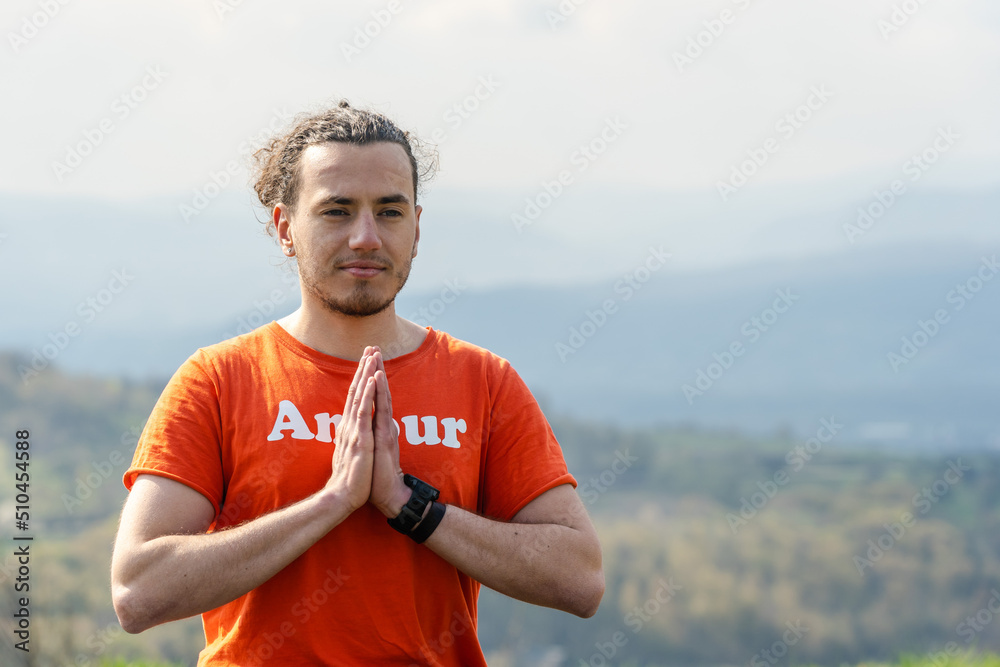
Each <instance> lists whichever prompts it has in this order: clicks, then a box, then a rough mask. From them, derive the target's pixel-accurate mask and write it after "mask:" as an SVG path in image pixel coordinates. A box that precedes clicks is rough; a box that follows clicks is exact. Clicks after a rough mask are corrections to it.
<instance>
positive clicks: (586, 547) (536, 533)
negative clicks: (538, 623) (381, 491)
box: [424, 506, 604, 617]
mask: <svg viewBox="0 0 1000 667" xmlns="http://www.w3.org/2000/svg"><path fill="white" fill-rule="evenodd" d="M588 525H589V523H588ZM424 544H425V545H426V546H427V547H428V548H429V549H431V550H432V551H434V552H435V553H436V554H438V555H439V556H441V557H442V558H444V559H445V560H446V561H448V562H449V563H451V564H452V565H454V566H455V567H457V568H458V569H459V570H461V571H462V572H464V573H465V574H467V575H469V576H470V577H472V578H473V579H476V580H477V581H479V582H480V583H482V584H484V585H486V586H489V587H490V588H492V589H494V590H496V591H498V592H500V593H503V594H504V595H509V596H510V597H513V598H517V599H518V600H522V601H524V602H529V603H532V604H537V605H542V606H545V607H552V608H555V609H561V610H563V611H568V612H570V613H573V614H576V615H578V616H583V617H589V616H592V615H593V614H594V612H595V611H596V610H597V605H598V603H599V602H600V599H601V595H602V594H603V592H604V572H603V570H602V567H601V552H600V545H599V543H598V542H597V539H596V536H595V535H594V534H592V533H590V532H589V531H586V530H581V529H577V528H571V527H569V526H566V525H560V524H556V523H505V522H502V521H494V520H492V519H487V518H485V517H482V516H479V515H477V514H473V513H472V512H468V511H466V510H463V509H461V508H459V507H455V506H449V507H448V509H447V511H446V513H445V516H444V518H443V519H442V520H441V523H440V525H438V527H437V529H436V530H435V531H434V533H432V534H431V536H430V537H429V538H428V539H427V541H426V542H424Z"/></svg>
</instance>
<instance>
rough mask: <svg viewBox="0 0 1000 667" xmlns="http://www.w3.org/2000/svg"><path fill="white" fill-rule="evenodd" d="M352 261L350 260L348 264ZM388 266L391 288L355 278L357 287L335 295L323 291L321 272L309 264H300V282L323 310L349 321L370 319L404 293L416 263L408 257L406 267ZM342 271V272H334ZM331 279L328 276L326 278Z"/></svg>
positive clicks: (386, 270) (387, 272)
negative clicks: (352, 318) (402, 291)
mask: <svg viewBox="0 0 1000 667" xmlns="http://www.w3.org/2000/svg"><path fill="white" fill-rule="evenodd" d="M347 261H349V260H347ZM383 263H384V264H387V265H388V266H387V268H386V269H385V274H384V276H380V277H379V278H380V279H381V278H383V277H385V276H387V277H389V278H390V279H391V284H390V286H389V287H388V288H385V287H382V288H380V287H377V286H375V285H372V283H371V280H365V279H362V278H354V279H353V280H354V286H353V287H352V288H351V289H350V291H349V292H348V293H346V294H342V295H341V294H333V293H331V292H329V291H328V290H325V289H324V288H323V282H324V281H323V279H322V277H321V276H320V271H317V270H315V267H313V266H312V265H310V264H308V263H307V264H302V263H301V262H300V263H299V280H301V281H302V287H303V289H304V290H307V291H308V292H309V293H310V294H312V295H313V296H314V297H315V298H316V299H317V300H319V302H320V303H321V304H323V306H324V307H325V308H326V309H327V310H328V311H330V312H332V313H337V314H339V315H346V316H348V317H370V316H372V315H378V314H379V313H381V312H382V311H384V310H385V309H386V308H388V307H389V306H390V305H392V303H393V302H394V301H395V300H396V295H397V294H399V291H400V290H402V289H403V286H404V285H405V284H406V280H407V279H408V278H409V277H410V267H411V265H412V263H413V259H412V258H410V257H408V258H407V259H406V263H405V264H404V265H403V266H401V267H400V268H399V269H395V268H394V266H393V265H392V264H391V263H390V262H387V261H386V262H383ZM334 271H335V272H336V271H339V269H334ZM327 277H328V276H327Z"/></svg>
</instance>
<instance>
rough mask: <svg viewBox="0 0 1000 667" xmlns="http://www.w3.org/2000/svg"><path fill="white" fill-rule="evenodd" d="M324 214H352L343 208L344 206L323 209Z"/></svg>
mask: <svg viewBox="0 0 1000 667" xmlns="http://www.w3.org/2000/svg"><path fill="white" fill-rule="evenodd" d="M323 215H332V216H343V215H350V214H349V213H348V212H347V211H345V210H344V209H342V208H333V209H330V210H329V211H323Z"/></svg>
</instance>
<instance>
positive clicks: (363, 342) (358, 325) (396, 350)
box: [278, 300, 427, 361]
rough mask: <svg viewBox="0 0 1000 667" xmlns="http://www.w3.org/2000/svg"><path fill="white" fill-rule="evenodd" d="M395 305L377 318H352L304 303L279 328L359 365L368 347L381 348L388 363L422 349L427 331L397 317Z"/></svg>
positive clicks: (281, 320)
mask: <svg viewBox="0 0 1000 667" xmlns="http://www.w3.org/2000/svg"><path fill="white" fill-rule="evenodd" d="M395 305H396V304H395V303H391V304H389V307H388V308H386V309H385V310H383V311H382V312H381V313H378V314H377V315H370V316H368V317H350V316H347V315H344V314H342V313H334V312H331V311H329V310H327V309H326V308H325V307H323V306H319V305H316V304H310V303H308V302H307V301H305V300H303V303H302V306H301V307H300V308H299V309H298V310H296V311H295V312H294V313H292V314H291V315H288V316H287V317H283V318H282V319H280V320H278V324H280V325H281V327H282V328H283V329H284V330H285V331H287V332H288V333H289V334H290V335H291V336H292V337H293V338H295V339H296V340H298V341H299V342H300V343H302V344H303V345H308V346H309V347H311V348H313V349H314V350H318V351H319V352H322V353H324V354H328V355H330V356H332V357H337V358H339V359H346V360H348V361H358V360H360V359H361V355H362V353H363V352H364V350H365V347H366V346H368V345H377V346H378V347H379V348H381V350H382V355H383V357H384V358H385V359H392V358H394V357H399V356H402V355H404V354H407V353H409V352H412V351H414V350H416V349H417V348H418V347H420V344H421V343H422V342H423V340H424V337H425V336H426V334H427V330H426V329H424V328H423V327H420V326H419V325H417V324H414V323H413V322H410V321H409V320H405V319H403V318H401V317H398V316H397V315H396V308H395Z"/></svg>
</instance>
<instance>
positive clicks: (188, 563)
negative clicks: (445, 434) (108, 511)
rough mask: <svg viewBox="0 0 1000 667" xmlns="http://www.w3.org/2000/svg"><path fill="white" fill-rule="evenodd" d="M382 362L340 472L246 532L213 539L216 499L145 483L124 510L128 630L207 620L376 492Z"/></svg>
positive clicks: (369, 382)
mask: <svg viewBox="0 0 1000 667" xmlns="http://www.w3.org/2000/svg"><path fill="white" fill-rule="evenodd" d="M375 367H376V363H375V359H374V357H373V356H372V355H371V353H370V351H369V349H366V350H365V355H364V356H363V357H362V359H361V362H360V363H359V364H358V370H357V372H356V373H355V375H354V380H353V381H352V383H351V387H350V389H349V390H348V393H347V400H346V403H345V406H344V418H343V420H342V421H341V425H340V428H338V429H337V438H336V445H335V447H334V453H333V464H332V469H333V471H332V474H331V476H330V479H329V480H328V481H327V483H326V485H325V486H324V488H323V489H321V490H320V491H318V492H317V493H315V494H314V495H312V496H310V497H308V498H306V499H304V500H302V501H300V502H298V503H295V504H294V505H290V506H288V507H285V508H282V509H280V510H277V511H275V512H271V513H270V514H266V515H264V516H260V517H257V518H256V519H254V520H252V521H249V522H247V523H244V524H241V525H239V526H236V527H233V528H230V529H227V530H222V531H218V532H213V533H206V532H205V531H206V530H207V529H208V527H209V526H210V525H211V523H212V520H213V518H214V516H215V511H214V508H213V507H212V504H211V503H210V502H209V501H208V499H207V498H205V497H204V496H202V495H201V494H200V493H198V492H197V491H195V490H193V489H191V488H189V487H187V486H185V485H184V484H181V483H179V482H175V481H173V480H170V479H167V478H164V477H158V476H155V475H140V476H139V477H138V478H137V479H136V482H135V485H134V486H133V487H132V492H131V493H130V494H129V498H128V500H127V501H126V503H125V509H124V511H123V512H122V518H121V523H120V524H119V527H118V537H117V540H116V542H115V550H114V555H113V557H112V562H111V594H112V600H113V602H114V606H115V612H116V613H117V614H118V619H119V621H120V622H121V624H122V627H123V628H124V629H125V630H126V631H128V632H142V631H143V630H145V629H147V628H150V627H152V626H154V625H158V624H160V623H164V622H166V621H172V620H176V619H179V618H185V617H188V616H192V615H194V614H199V613H202V612H204V611H208V610H210V609H215V608H216V607H219V606H220V605H223V604H226V603H227V602H231V601H232V600H235V599H236V598H238V597H240V596H241V595H244V594H245V593H247V592H249V591H251V590H253V589H254V588H256V587H257V586H259V585H261V584H262V583H264V582H265V581H267V580H268V579H270V578H271V577H272V576H274V575H275V574H276V573H277V572H279V571H280V570H281V569H283V568H284V567H285V566H286V565H288V564H289V563H291V562H292V561H293V560H295V559H296V558H298V556H300V555H301V554H302V553H303V552H304V551H305V550H306V549H308V548H309V547H310V546H312V545H313V544H315V543H316V541H317V540H319V539H320V538H322V537H323V536H324V535H326V534H327V533H328V532H329V531H330V530H331V529H332V528H333V527H334V526H336V525H337V524H339V523H340V522H341V521H343V520H344V519H345V518H347V517H348V516H349V515H350V514H351V513H352V512H353V511H354V510H355V509H357V508H358V507H361V506H362V505H364V504H365V503H366V502H367V501H368V498H369V496H370V494H371V484H372V481H371V480H372V465H373V461H372V457H373V452H374V441H373V434H372V429H371V420H372V411H373V409H374V398H375V378H374V374H375Z"/></svg>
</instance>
